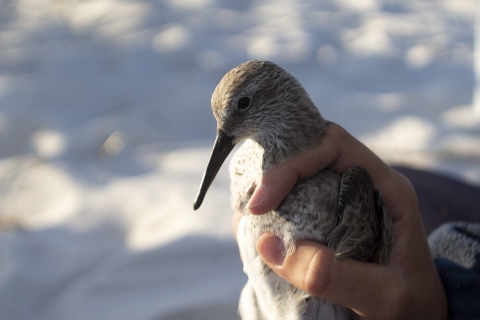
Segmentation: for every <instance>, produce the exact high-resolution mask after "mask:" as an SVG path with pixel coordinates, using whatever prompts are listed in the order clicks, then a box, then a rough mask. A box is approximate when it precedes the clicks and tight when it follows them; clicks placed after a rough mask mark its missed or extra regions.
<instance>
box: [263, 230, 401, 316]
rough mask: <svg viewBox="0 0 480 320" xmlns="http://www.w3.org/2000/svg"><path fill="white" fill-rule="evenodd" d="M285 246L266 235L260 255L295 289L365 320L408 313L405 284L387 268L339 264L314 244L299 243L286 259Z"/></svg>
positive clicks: (355, 262)
mask: <svg viewBox="0 0 480 320" xmlns="http://www.w3.org/2000/svg"><path fill="white" fill-rule="evenodd" d="M282 246H283V244H282V241H281V240H280V239H279V238H278V237H275V236H273V235H270V234H263V235H262V236H261V237H260V238H259V240H258V242H257V251H258V253H259V254H260V256H261V258H262V260H263V261H264V262H265V263H266V264H267V265H268V266H269V267H270V268H271V269H272V270H273V271H274V272H275V273H277V274H278V275H279V276H280V277H282V278H283V279H285V280H286V281H287V282H289V283H290V284H292V285H293V286H295V287H297V288H299V289H301V290H303V291H305V292H308V293H310V294H311V295H314V296H317V297H320V298H324V299H327V300H331V301H333V302H335V303H338V304H341V305H344V306H346V307H348V308H350V309H352V310H353V311H354V312H355V313H357V314H358V315H359V316H361V317H362V318H365V319H391V318H395V317H397V316H398V315H399V314H400V313H401V312H402V308H403V310H404V308H405V304H404V303H402V302H403V301H404V300H405V299H404V298H403V297H404V296H405V295H404V292H405V291H406V290H405V287H404V284H403V282H402V281H401V280H400V279H399V278H398V277H396V276H394V275H393V274H392V273H390V272H389V271H388V269H387V268H386V267H385V266H381V265H377V264H373V263H365V262H359V261H356V260H352V259H345V260H342V261H339V262H336V261H335V260H334V252H333V251H332V250H331V249H329V248H328V247H326V246H323V245H321V244H319V243H317V242H313V241H306V240H303V241H299V242H297V248H296V250H295V251H294V252H293V253H292V254H291V255H289V256H284V254H283V253H282V252H283V251H282ZM392 302H394V303H393V304H392ZM393 306H394V307H393Z"/></svg>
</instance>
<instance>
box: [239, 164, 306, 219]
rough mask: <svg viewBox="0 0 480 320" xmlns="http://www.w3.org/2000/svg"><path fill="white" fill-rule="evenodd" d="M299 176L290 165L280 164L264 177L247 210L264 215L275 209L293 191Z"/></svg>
mask: <svg viewBox="0 0 480 320" xmlns="http://www.w3.org/2000/svg"><path fill="white" fill-rule="evenodd" d="M298 178H299V175H298V173H297V171H296V170H295V169H294V168H293V167H292V166H289V165H288V164H280V165H278V166H277V167H274V168H272V169H270V170H269V171H268V172H267V174H264V175H263V176H262V180H261V182H260V185H259V186H258V187H257V188H256V189H255V192H254V193H253V195H252V197H251V198H250V201H249V202H248V204H247V209H248V211H250V213H252V214H263V213H266V212H269V211H271V210H273V209H275V208H276V207H277V206H278V205H279V204H280V202H282V200H283V198H285V197H286V196H287V194H288V193H289V192H290V190H292V188H293V186H294V185H295V183H296V182H297V180H298Z"/></svg>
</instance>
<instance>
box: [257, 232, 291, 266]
mask: <svg viewBox="0 0 480 320" xmlns="http://www.w3.org/2000/svg"><path fill="white" fill-rule="evenodd" d="M258 249H259V253H260V255H261V256H262V260H263V261H264V262H266V263H268V264H271V265H275V266H281V265H282V264H283V260H285V255H284V248H283V241H282V240H281V239H280V238H278V237H275V236H271V235H269V236H267V238H266V239H264V240H263V241H262V245H261V247H259V248H258Z"/></svg>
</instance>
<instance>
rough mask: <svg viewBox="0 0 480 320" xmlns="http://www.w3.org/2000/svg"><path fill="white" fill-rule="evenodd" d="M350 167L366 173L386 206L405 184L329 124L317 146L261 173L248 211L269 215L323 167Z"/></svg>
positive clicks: (341, 170) (333, 125)
mask: <svg viewBox="0 0 480 320" xmlns="http://www.w3.org/2000/svg"><path fill="white" fill-rule="evenodd" d="M352 166H361V167H363V168H365V169H366V170H367V171H368V173H369V174H370V176H371V178H372V183H373V186H374V188H375V189H377V190H379V191H380V192H381V193H382V195H383V197H384V199H385V202H386V203H387V206H388V204H389V203H388V202H391V201H394V199H393V197H392V196H391V195H392V194H393V193H394V190H396V189H397V188H398V185H397V183H404V181H403V180H402V177H401V175H400V174H399V173H398V172H396V171H395V170H394V169H392V168H391V167H389V166H388V165H387V164H386V163H385V162H383V161H382V160H381V159H380V158H379V157H378V156H377V155H375V154H374V153H373V152H372V151H371V150H370V149H368V148H367V147H366V146H365V145H364V144H362V143H361V142H360V141H358V140H357V139H355V138H354V137H353V136H352V135H350V134H349V133H348V132H347V131H346V130H345V129H343V128H342V127H340V126H339V125H337V124H335V123H330V124H329V125H328V127H327V128H326V132H325V135H324V136H323V137H322V139H321V140H320V142H319V143H318V145H317V146H315V147H313V148H311V149H309V150H306V151H304V152H302V153H300V154H299V155H298V156H296V157H294V158H292V159H289V160H287V161H285V162H284V163H281V164H279V165H278V166H276V167H274V168H272V169H270V170H269V171H268V172H266V173H264V175H263V177H262V179H261V182H260V184H259V185H258V186H257V188H256V189H255V192H254V193H253V195H252V197H251V199H250V201H249V203H248V205H247V209H248V210H249V211H250V213H252V214H263V213H266V212H269V211H271V210H273V209H275V208H276V207H277V206H278V205H279V204H280V202H281V201H282V200H283V198H285V196H286V195H287V194H288V193H289V192H290V190H291V189H292V188H293V186H294V185H295V183H296V182H297V181H298V180H299V179H305V178H308V177H310V176H313V175H314V174H316V173H317V172H319V171H321V170H323V169H325V168H328V169H330V170H332V171H334V172H336V173H338V174H343V173H344V172H345V171H346V170H347V169H348V168H350V167H352ZM392 182H394V183H392Z"/></svg>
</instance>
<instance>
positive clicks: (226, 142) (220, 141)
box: [193, 129, 235, 210]
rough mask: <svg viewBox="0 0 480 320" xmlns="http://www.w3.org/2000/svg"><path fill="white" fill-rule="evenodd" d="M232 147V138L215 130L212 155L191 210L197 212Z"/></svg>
mask: <svg viewBox="0 0 480 320" xmlns="http://www.w3.org/2000/svg"><path fill="white" fill-rule="evenodd" d="M234 146H235V145H234V144H233V137H230V136H229V135H227V134H226V133H225V132H223V131H222V130H220V129H217V138H216V139H215V144H214V145H213V150H212V154H211V155H210V161H209V162H208V165H207V169H206V170H205V173H204V174H203V178H202V183H201V184H200V189H198V193H197V198H196V199H195V202H194V203H193V210H197V209H198V208H200V206H201V205H202V202H203V198H205V194H206V193H207V190H208V188H209V187H210V185H211V184H212V182H213V179H215V177H216V176H217V173H218V170H220V167H221V166H222V164H223V162H224V161H225V159H226V158H227V156H228V154H229V153H230V151H232V149H233V147H234Z"/></svg>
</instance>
